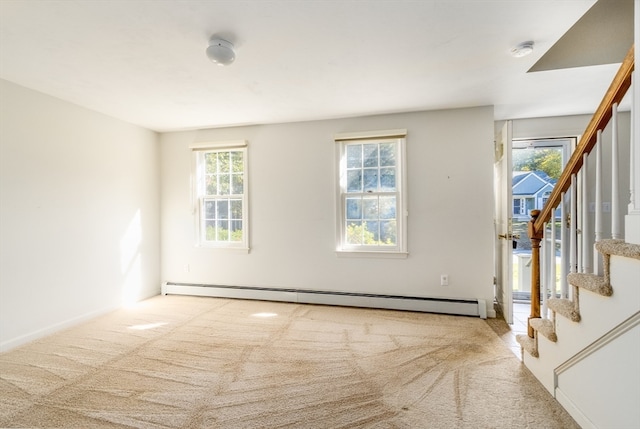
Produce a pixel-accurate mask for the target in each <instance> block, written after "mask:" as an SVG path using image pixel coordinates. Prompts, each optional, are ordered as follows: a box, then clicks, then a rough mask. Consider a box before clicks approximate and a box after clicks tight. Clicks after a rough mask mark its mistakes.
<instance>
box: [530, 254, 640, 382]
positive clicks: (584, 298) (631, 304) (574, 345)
mask: <svg viewBox="0 0 640 429" xmlns="http://www.w3.org/2000/svg"><path fill="white" fill-rule="evenodd" d="M610 278H611V285H612V287H613V294H612V295H611V296H608V297H607V296H602V295H598V294H595V293H592V292H590V291H587V290H580V314H581V316H582V317H581V321H580V322H572V321H570V320H569V319H567V318H565V317H564V316H562V315H560V314H557V315H556V321H555V323H556V325H555V332H556V335H557V338H558V340H557V342H551V341H549V340H548V339H547V338H545V337H544V336H543V335H539V334H538V333H537V332H536V333H535V334H536V335H537V347H538V357H533V356H531V355H529V354H528V353H526V352H525V353H523V363H524V364H525V366H526V367H527V368H528V369H529V370H530V371H531V372H532V373H533V374H534V375H535V376H536V378H537V379H538V380H539V381H540V382H541V383H542V385H543V386H544V387H545V388H546V389H547V390H548V391H549V392H550V393H551V394H554V393H555V380H554V370H555V369H556V368H557V367H558V366H560V365H561V364H563V363H564V362H566V361H567V360H569V359H570V358H572V357H573V356H575V355H576V354H577V353H579V352H580V351H581V350H583V349H584V348H586V347H587V346H589V345H590V344H592V343H594V342H595V341H597V340H598V339H599V338H600V337H602V336H604V335H606V334H607V332H609V331H611V330H612V329H614V328H615V327H616V326H618V325H619V324H620V323H622V322H623V321H624V320H626V319H627V318H628V317H630V316H632V315H633V314H634V313H636V312H637V311H638V310H640V287H639V286H638V284H637V283H638V279H640V260H638V259H632V258H627V257H622V256H616V255H611V260H610Z"/></svg>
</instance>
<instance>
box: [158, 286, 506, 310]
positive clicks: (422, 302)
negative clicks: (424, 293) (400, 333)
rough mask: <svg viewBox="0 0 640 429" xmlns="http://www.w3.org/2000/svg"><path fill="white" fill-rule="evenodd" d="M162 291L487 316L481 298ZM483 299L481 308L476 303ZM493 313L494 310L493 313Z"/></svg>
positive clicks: (210, 289)
mask: <svg viewBox="0 0 640 429" xmlns="http://www.w3.org/2000/svg"><path fill="white" fill-rule="evenodd" d="M162 290H163V294H165V295H166V294H175V295H195V296H210V297H218V298H239V299H256V300H262V301H281V302H295V303H302V304H324V305H336V306H345V307H365V308H380V309H389V310H408V311H419V312H425V313H444V314H455V315H463V316H478V317H483V318H486V317H487V316H489V312H487V310H486V304H485V302H484V301H483V300H477V299H447V298H425V297H411V296H396V295H376V294H363V293H346V292H334V291H311V290H302V289H273V288H259V287H245V286H242V287H240V286H220V285H194V284H179V283H165V284H163V287H162ZM480 302H481V303H482V304H481V305H482V307H483V308H482V310H480V305H479V303H480ZM493 317H495V312H494V314H493Z"/></svg>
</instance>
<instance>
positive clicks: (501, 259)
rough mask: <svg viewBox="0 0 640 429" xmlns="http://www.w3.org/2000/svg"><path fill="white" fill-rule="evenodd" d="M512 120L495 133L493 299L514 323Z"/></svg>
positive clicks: (508, 320)
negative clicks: (494, 296) (494, 280)
mask: <svg viewBox="0 0 640 429" xmlns="http://www.w3.org/2000/svg"><path fill="white" fill-rule="evenodd" d="M511 134H512V132H511V121H506V122H505V124H504V126H503V127H502V129H501V130H500V131H499V132H498V135H497V136H496V150H495V154H496V157H495V165H494V169H495V172H494V173H495V183H494V187H495V188H494V193H495V233H496V234H495V265H496V267H495V275H496V291H495V293H496V301H497V302H498V304H499V305H500V307H501V308H502V313H503V315H504V320H506V322H507V323H508V324H513V299H512V295H513V284H512V281H513V280H512V273H513V259H512V249H513V247H512V244H513V242H512V238H511V215H512V213H511V212H512V207H511V206H512V193H511V177H512V175H513V174H512V170H511V168H512V167H511Z"/></svg>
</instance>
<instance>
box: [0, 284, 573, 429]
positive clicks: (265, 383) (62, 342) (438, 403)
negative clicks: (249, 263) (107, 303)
mask: <svg viewBox="0 0 640 429" xmlns="http://www.w3.org/2000/svg"><path fill="white" fill-rule="evenodd" d="M0 427H35V428H45V427H46V428H49V427H58V428H132V427H133V428H304V429H306V428H509V429H512V428H577V427H578V426H577V425H576V424H575V422H574V421H573V420H572V419H571V418H570V417H569V416H568V414H567V413H566V412H565V411H564V410H563V409H562V408H561V407H560V406H559V405H558V403H557V402H556V401H555V400H554V399H553V398H552V397H551V396H550V395H549V394H548V393H547V392H546V391H545V390H544V388H543V387H542V386H541V385H540V384H539V383H538V382H537V381H536V380H535V379H534V378H533V376H532V375H531V374H530V373H529V372H528V370H527V369H526V368H524V366H522V365H521V363H520V362H519V361H518V359H517V358H516V357H515V356H514V355H513V354H512V353H511V351H510V350H508V348H507V347H506V346H505V345H504V344H503V343H502V342H501V341H500V339H499V338H498V337H497V335H496V334H495V333H494V332H493V331H492V330H491V329H490V328H489V326H488V325H487V324H486V323H485V322H484V321H482V320H480V319H478V318H470V317H455V316H445V315H434V314H422V313H411V312H397V311H385V310H367V309H353V308H335V307H326V306H312V305H298V304H287V303H273V302H259V301H240V300H228V299H215V298H196V297H185V296H158V297H155V298H152V299H150V300H147V301H145V302H143V303H141V304H139V305H138V306H137V307H136V308H133V309H128V310H119V311H116V312H114V313H112V314H109V315H107V316H104V317H100V318H98V319H96V320H94V321H91V322H89V323H85V324H83V325H81V326H78V327H75V328H72V329H69V330H66V331H64V332H61V333H58V334H56V335H52V336H50V337H47V338H45V339H43V340H40V341H37V342H34V343H31V344H28V345H26V346H24V347H21V348H18V349H15V350H12V351H10V352H7V353H4V354H1V355H0Z"/></svg>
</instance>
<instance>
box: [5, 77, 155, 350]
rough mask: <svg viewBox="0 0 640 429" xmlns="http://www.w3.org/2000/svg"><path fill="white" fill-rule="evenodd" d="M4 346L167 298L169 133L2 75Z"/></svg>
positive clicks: (13, 344) (10, 345) (6, 347)
mask: <svg viewBox="0 0 640 429" xmlns="http://www.w3.org/2000/svg"><path fill="white" fill-rule="evenodd" d="M0 118H1V120H2V123H1V126H0V235H1V237H2V240H1V241H0V348H1V349H3V350H4V349H8V348H11V347H14V346H16V345H19V344H21V343H23V342H26V341H28V340H31V339H34V338H37V337H39V336H43V335H45V334H47V333H49V332H52V331H54V330H57V329H60V328H62V327H64V326H67V325H69V324H71V323H75V322H77V321H79V320H82V319H84V318H87V317H91V316H94V315H96V314H99V313H101V312H104V311H108V310H110V309H113V308H115V307H117V306H119V305H120V304H121V303H122V302H124V301H127V300H136V299H140V298H143V297H147V296H151V295H154V294H157V293H159V286H160V281H159V271H160V267H159V217H158V211H159V185H158V165H159V153H158V152H159V151H158V137H157V135H156V134H155V133H154V132H151V131H148V130H145V129H142V128H139V127H136V126H133V125H130V124H127V123H124V122H121V121H118V120H116V119H113V118H110V117H107V116H104V115H102V114H98V113H96V112H92V111H89V110H86V109H83V108H80V107H78V106H75V105H73V104H69V103H66V102H64V101H61V100H59V99H56V98H53V97H49V96H47V95H44V94H41V93H38V92H35V91H32V90H29V89H26V88H23V87H20V86H17V85H15V84H12V83H10V82H7V81H2V80H0Z"/></svg>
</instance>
